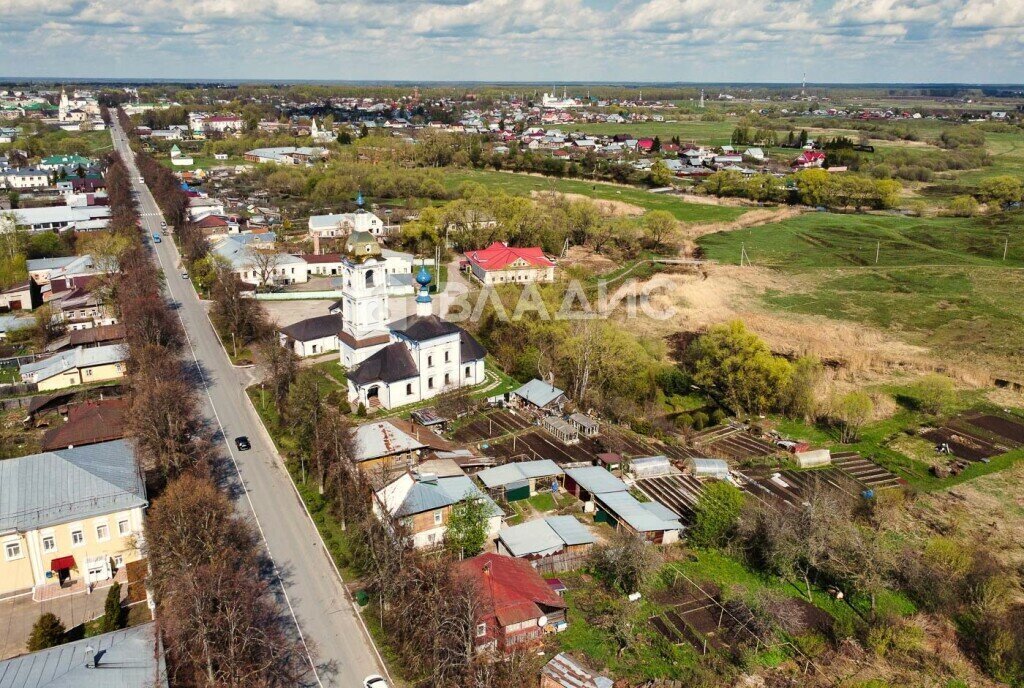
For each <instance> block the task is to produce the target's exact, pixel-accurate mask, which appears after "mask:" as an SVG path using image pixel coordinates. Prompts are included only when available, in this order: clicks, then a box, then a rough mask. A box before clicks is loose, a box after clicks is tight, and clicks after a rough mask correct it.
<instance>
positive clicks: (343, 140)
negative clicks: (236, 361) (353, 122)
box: [338, 129, 352, 146]
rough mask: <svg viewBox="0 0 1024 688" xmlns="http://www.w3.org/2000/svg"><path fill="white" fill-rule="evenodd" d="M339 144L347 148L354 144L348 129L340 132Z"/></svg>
mask: <svg viewBox="0 0 1024 688" xmlns="http://www.w3.org/2000/svg"><path fill="white" fill-rule="evenodd" d="M338 143H340V144H341V145H343V146H347V145H349V144H350V143H352V134H350V133H349V132H348V130H347V129H342V130H341V131H339V132H338Z"/></svg>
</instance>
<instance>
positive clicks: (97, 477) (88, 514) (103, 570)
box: [0, 440, 149, 597]
mask: <svg viewBox="0 0 1024 688" xmlns="http://www.w3.org/2000/svg"><path fill="white" fill-rule="evenodd" d="M148 505H149V502H148V500H147V497H146V486H145V484H144V482H143V480H142V474H141V472H140V471H139V467H138V464H137V463H136V459H135V451H134V449H133V448H132V445H131V444H130V443H129V442H128V441H127V440H115V441H112V442H101V443H98V444H90V445H88V446H84V447H73V448H70V449H58V450H54V451H49V452H43V453H41V454H31V455H29V456H21V457H18V458H14V459H5V460H3V461H0V597H4V596H5V595H11V594H17V593H20V592H28V591H36V590H38V589H39V588H43V587H47V586H57V587H67V588H73V587H74V586H75V585H76V584H77V585H78V586H79V588H80V589H82V590H83V591H84V588H85V586H90V585H95V584H100V583H103V582H105V581H108V580H110V579H111V578H112V577H113V576H114V575H115V573H116V572H117V571H118V570H119V569H120V568H121V567H123V566H124V565H125V564H127V563H128V562H132V561H137V560H139V559H141V558H142V551H141V547H142V535H143V510H144V509H145V508H146V507H147V506H148Z"/></svg>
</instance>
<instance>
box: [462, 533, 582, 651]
mask: <svg viewBox="0 0 1024 688" xmlns="http://www.w3.org/2000/svg"><path fill="white" fill-rule="evenodd" d="M457 566H458V575H461V576H464V577H465V578H466V579H468V580H470V581H472V582H473V583H474V584H475V585H476V589H477V593H478V594H479V597H480V612H479V614H478V616H477V624H476V631H475V633H474V643H475V645H476V649H477V651H478V652H483V651H491V650H497V651H508V650H512V649H514V648H517V647H522V646H524V645H530V644H534V643H537V642H539V641H540V640H541V639H542V638H543V636H544V633H545V632H548V629H551V630H554V629H555V628H564V624H565V623H566V622H567V616H566V614H567V608H568V605H566V603H565V600H563V599H562V597H561V595H559V594H558V593H557V592H555V591H554V589H553V588H552V587H551V586H550V585H548V582H547V581H546V580H544V578H542V577H541V575H540V574H539V573H537V570H536V569H534V568H533V566H531V565H530V562H529V561H526V560H525V559H514V558H512V557H506V556H503V555H501V554H494V553H491V552H487V553H485V554H480V555H478V556H475V557H473V558H472V559H465V560H463V561H461V562H459V564H458V565H457Z"/></svg>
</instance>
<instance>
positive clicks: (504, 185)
mask: <svg viewBox="0 0 1024 688" xmlns="http://www.w3.org/2000/svg"><path fill="white" fill-rule="evenodd" d="M469 181H471V182H476V183H478V184H483V185H484V186H486V187H488V188H492V189H501V190H503V191H505V192H507V193H510V194H515V195H520V196H528V195H530V193H531V192H534V191H557V192H560V193H573V194H580V195H583V196H588V197H590V198H596V199H601V200H606V201H622V202H624V203H631V204H633V205H636V206H639V207H641V208H644V209H646V210H667V211H668V212H670V213H672V215H673V216H675V217H676V219H679V220H683V221H685V222H730V221H732V220H735V219H736V218H738V217H739V216H740V215H742V214H743V213H745V212H746V211H747V208H743V207H733V206H720V205H709V204H704V203H687V202H686V201H683V200H680V199H679V198H677V197H674V196H666V195H664V194H655V193H651V192H650V191H648V190H646V189H639V188H635V187H629V186H618V185H615V184H604V183H601V182H590V181H582V180H579V179H559V178H556V177H543V176H539V175H531V174H517V173H514V172H493V171H489V170H463V169H451V170H447V171H446V172H445V184H446V185H447V186H448V188H449V189H453V190H454V189H457V188H458V187H459V185H460V184H462V183H463V182H469Z"/></svg>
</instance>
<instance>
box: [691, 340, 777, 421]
mask: <svg viewBox="0 0 1024 688" xmlns="http://www.w3.org/2000/svg"><path fill="white" fill-rule="evenodd" d="M687 359H688V363H689V367H690V371H691V374H692V376H693V381H694V382H695V383H696V384H698V385H701V386H703V387H707V388H710V389H712V390H714V391H717V392H718V393H719V394H721V395H722V397H723V398H724V399H725V401H726V403H727V404H729V405H730V406H732V407H733V408H734V409H741V410H744V411H749V412H751V413H762V412H764V411H768V410H771V409H773V408H776V407H778V405H779V401H780V396H779V393H780V391H781V390H784V389H785V388H786V387H787V385H788V384H789V380H790V377H791V376H792V374H793V371H792V366H791V365H790V364H789V362H788V361H786V360H785V359H784V358H781V357H778V356H774V355H772V352H771V351H770V350H769V349H768V347H767V345H766V344H765V343H764V342H763V341H762V340H761V338H760V337H758V336H757V335H756V334H754V333H753V332H750V331H748V330H747V328H746V326H745V325H744V324H743V323H742V322H740V321H738V320H735V321H733V322H730V323H727V324H723V325H715V326H714V327H712V328H711V329H710V330H708V332H707V333H706V334H704V335H701V336H700V337H698V338H697V340H696V341H695V342H694V343H693V344H692V345H691V347H690V350H689V351H688V356H687Z"/></svg>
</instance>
